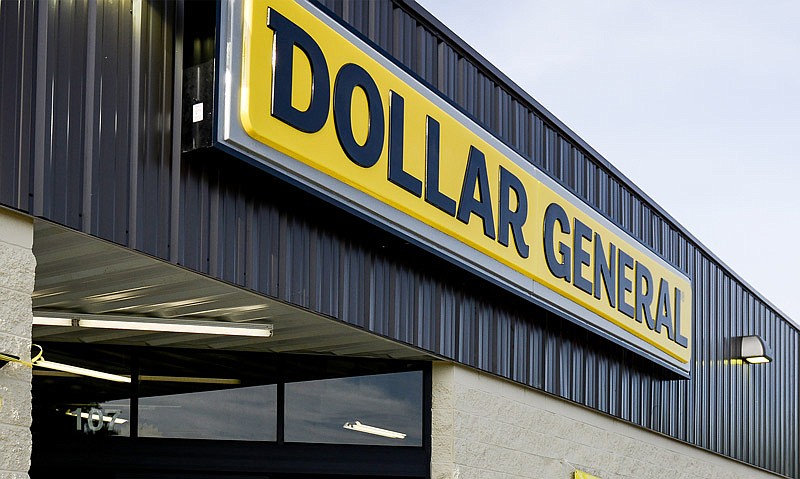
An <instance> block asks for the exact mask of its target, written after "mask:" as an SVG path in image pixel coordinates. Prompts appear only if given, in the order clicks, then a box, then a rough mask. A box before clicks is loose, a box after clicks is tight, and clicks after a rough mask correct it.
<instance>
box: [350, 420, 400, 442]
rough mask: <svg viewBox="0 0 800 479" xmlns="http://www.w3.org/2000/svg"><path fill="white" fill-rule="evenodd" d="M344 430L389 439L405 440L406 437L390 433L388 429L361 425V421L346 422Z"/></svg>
mask: <svg viewBox="0 0 800 479" xmlns="http://www.w3.org/2000/svg"><path fill="white" fill-rule="evenodd" d="M342 427H344V428H345V429H350V430H352V431H358V432H363V433H367V434H373V435H375V436H383V437H388V438H391V439H405V438H406V435H405V434H403V433H402V432H397V431H390V430H389V429H382V428H379V427H375V426H368V425H366V424H361V421H354V422H346V423H344V426H342Z"/></svg>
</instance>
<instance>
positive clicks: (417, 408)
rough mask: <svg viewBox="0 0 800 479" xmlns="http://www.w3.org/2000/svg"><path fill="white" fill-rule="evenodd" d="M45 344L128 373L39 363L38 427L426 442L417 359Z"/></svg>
mask: <svg viewBox="0 0 800 479" xmlns="http://www.w3.org/2000/svg"><path fill="white" fill-rule="evenodd" d="M45 351H46V355H47V358H48V360H51V361H53V360H57V361H60V362H63V363H65V364H70V365H76V366H80V367H83V368H90V369H95V370H98V371H102V372H106V373H112V374H116V375H120V376H123V377H125V378H130V379H131V382H129V383H123V382H114V381H111V380H107V379H98V378H93V377H87V376H79V375H75V374H67V373H62V372H59V371H46V370H42V369H38V368H37V369H36V370H35V371H34V374H35V376H34V383H33V385H34V391H33V392H34V394H33V397H34V403H33V404H34V428H33V430H34V434H39V435H42V436H47V437H52V438H54V439H56V438H58V439H60V438H62V437H63V436H75V437H91V438H102V437H131V438H136V437H139V438H173V439H193V440H195V439H204V440H233V441H262V442H278V441H279V438H281V437H282V438H283V440H284V441H285V442H294V443H309V444H351V445H381V446H412V447H420V446H422V444H423V412H424V407H423V389H424V388H423V383H424V373H423V370H422V368H421V366H420V365H418V364H414V363H401V362H392V361H384V360H370V359H364V358H361V359H355V358H334V357H324V356H306V355H264V354H258V353H243V352H233V351H199V350H188V349H186V350H180V349H171V350H170V349H156V348H152V349H141V348H124V347H120V348H114V347H110V346H109V347H105V346H104V347H90V346H86V345H74V344H51V345H47V346H45ZM281 395H282V397H281ZM279 404H283V407H282V408H281V409H282V410H281V409H279ZM281 415H282V416H283V417H281ZM279 424H283V430H279V429H278V428H279Z"/></svg>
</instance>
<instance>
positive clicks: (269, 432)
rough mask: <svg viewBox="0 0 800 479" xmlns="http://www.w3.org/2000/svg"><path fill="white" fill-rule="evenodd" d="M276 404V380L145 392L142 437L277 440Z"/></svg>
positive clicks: (141, 404) (141, 416) (140, 426)
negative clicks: (215, 387)
mask: <svg viewBox="0 0 800 479" xmlns="http://www.w3.org/2000/svg"><path fill="white" fill-rule="evenodd" d="M142 389H145V387H144V383H143V385H142ZM276 407H277V387H276V386H275V385H274V384H268V385H263V386H250V387H240V388H232V389H216V390H208V391H197V392H184V393H179V394H166V395H160V396H142V397H140V399H139V428H138V431H139V437H174V438H186V439H227V440H231V439H235V440H241V441H274V440H275V439H276V432H275V410H276Z"/></svg>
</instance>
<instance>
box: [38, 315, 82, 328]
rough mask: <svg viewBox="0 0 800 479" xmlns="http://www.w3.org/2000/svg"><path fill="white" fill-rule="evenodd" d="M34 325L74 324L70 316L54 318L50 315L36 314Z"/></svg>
mask: <svg viewBox="0 0 800 479" xmlns="http://www.w3.org/2000/svg"><path fill="white" fill-rule="evenodd" d="M33 325H34V326H73V324H72V319H70V318H53V317H49V316H34V317H33Z"/></svg>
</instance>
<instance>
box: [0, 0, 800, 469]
mask: <svg viewBox="0 0 800 479" xmlns="http://www.w3.org/2000/svg"><path fill="white" fill-rule="evenodd" d="M325 5H327V7H329V8H330V9H331V10H333V11H334V12H335V13H336V15H339V16H341V17H342V18H343V19H344V21H345V22H347V23H348V24H350V25H351V26H352V27H353V28H354V29H355V30H357V31H359V32H361V33H362V34H363V35H365V36H366V37H368V38H369V39H371V40H372V41H373V42H375V43H376V44H377V45H378V46H379V47H380V48H382V49H383V50H385V51H386V52H389V54H390V55H392V56H393V57H394V58H396V59H397V60H398V61H399V62H401V63H402V64H404V65H405V66H406V67H407V68H408V69H410V70H411V71H413V72H415V74H417V75H418V76H419V77H420V78H422V79H423V80H425V81H426V82H428V83H429V84H430V85H432V86H433V87H434V88H436V89H438V90H439V91H440V92H441V93H442V94H443V95H444V96H446V97H448V98H450V99H451V100H452V101H453V102H455V104H457V105H459V106H460V107H461V108H462V109H463V110H464V111H466V112H467V113H468V114H470V115H471V116H473V117H474V118H475V119H477V120H478V121H479V122H480V123H481V124H483V125H484V126H485V127H486V128H487V129H488V130H489V131H491V132H492V133H494V134H495V135H497V136H498V137H499V138H500V139H502V140H503V141H505V142H506V143H508V144H509V145H510V146H511V147H513V148H515V149H516V150H517V151H519V152H520V153H521V154H522V155H523V156H524V157H526V158H529V159H530V160H531V161H532V162H533V163H534V164H536V165H538V166H539V167H541V168H542V169H543V170H545V171H547V172H548V173H549V174H551V175H552V176H553V177H555V178H557V179H558V180H559V181H560V182H562V183H563V184H564V185H565V186H566V187H568V188H569V189H571V190H572V191H573V192H575V193H576V194H577V195H578V196H580V197H581V198H583V199H584V200H585V201H587V203H589V204H591V205H593V206H594V207H595V208H596V209H597V210H598V211H600V212H602V213H603V214H605V215H606V216H608V217H609V218H611V219H612V220H613V221H614V222H616V223H617V224H619V225H620V226H621V227H622V228H623V229H625V230H627V231H628V232H630V233H631V234H632V235H633V236H635V237H637V238H639V239H640V240H641V241H642V242H643V243H644V244H646V245H648V246H649V247H650V248H652V249H653V250H654V251H656V252H657V253H658V254H660V255H661V256H663V257H664V258H665V259H666V260H668V261H670V262H672V263H673V264H674V265H676V266H677V267H678V268H680V269H681V270H683V271H684V272H686V273H687V274H688V275H689V276H691V277H692V278H693V286H694V298H695V318H694V324H695V331H694V338H695V344H694V348H695V351H694V358H695V362H694V364H693V370H692V378H691V379H689V380H678V379H672V378H669V377H665V376H664V374H663V373H662V372H661V371H660V370H658V369H657V368H656V367H654V366H652V365H651V364H649V363H647V362H645V361H643V360H642V359H640V358H639V357H638V356H636V355H634V354H630V353H628V352H626V351H625V350H623V349H621V348H619V347H617V346H614V345H613V344H610V343H608V342H605V341H603V340H601V339H599V338H597V337H594V336H592V335H591V334H589V333H587V332H586V331H584V330H583V329H581V328H578V327H576V326H574V325H572V324H570V323H568V322H566V321H564V320H561V319H559V318H557V317H554V316H552V315H550V314H548V313H546V312H544V311H542V310H540V309H538V308H535V307H533V306H531V305H530V304H528V303H526V302H525V301H524V300H522V299H520V298H517V297H515V296H512V295H510V294H508V293H506V292H504V291H501V290H499V289H497V288H494V287H491V286H487V285H486V284H483V283H482V282H481V281H480V280H478V279H476V278H474V277H471V276H469V275H464V274H463V273H462V272H461V271H460V270H458V269H457V268H456V267H455V266H452V265H450V264H447V263H445V262H444V261H443V260H440V259H438V258H435V257H433V256H431V255H429V254H427V253H424V252H422V251H419V250H418V249H416V248H414V247H413V246H410V245H408V244H406V243H404V242H403V241H402V240H400V239H397V238H394V237H392V236H391V235H389V234H387V233H384V232H382V231H381V230H379V229H377V228H375V227H372V226H370V225H366V224H364V223H363V222H361V221H360V220H358V219H355V218H352V217H349V216H347V215H346V214H344V213H342V212H341V211H339V210H337V209H336V208H334V207H332V206H330V205H328V204H326V203H323V202H322V201H320V200H318V199H315V198H314V197H312V196H310V195H308V194H306V193H303V192H301V191H299V190H297V189H295V188H294V187H292V186H290V185H286V184H283V183H282V182H280V181H279V180H277V179H275V178H273V177H271V176H269V175H268V174H266V173H263V172H258V171H254V169H253V168H251V167H249V166H247V165H245V164H243V163H241V162H239V161H238V160H235V159H232V158H230V157H227V156H225V155H223V154H220V153H216V152H205V153H194V154H192V155H187V156H186V157H183V158H181V156H180V155H179V148H180V145H179V138H180V137H179V134H176V131H175V130H174V128H173V124H175V123H176V122H177V121H176V120H177V119H176V118H174V116H173V112H175V111H180V105H179V104H178V105H176V98H180V95H175V94H174V85H175V83H176V75H175V72H176V71H177V72H179V71H180V63H181V59H182V57H183V54H182V52H181V49H182V45H181V38H182V37H181V35H180V34H177V35H176V33H175V32H176V31H178V32H180V30H181V28H182V22H181V19H182V18H183V15H182V3H181V2H156V1H152V2H151V1H147V0H122V1H112V0H102V1H97V2H84V1H74V0H51V1H50V2H48V3H44V2H20V3H12V2H9V1H7V0H4V1H0V26H1V27H2V30H0V36H1V37H2V39H3V43H2V44H0V51H2V60H1V61H0V69H1V70H0V79H1V80H2V82H3V83H2V85H3V88H2V89H0V135H1V139H2V143H0V202H1V203H2V204H4V205H7V206H11V207H14V208H18V209H20V210H23V211H27V212H30V213H32V214H35V215H39V216H43V217H45V218H48V219H51V220H53V221H56V222H58V223H61V224H64V225H67V226H71V227H73V228H75V229H78V230H81V231H85V232H87V233H90V234H93V235H96V236H99V237H102V238H105V239H109V240H112V241H115V242H117V243H120V244H124V245H128V246H131V247H134V248H136V249H139V250H141V251H144V252H147V253H149V254H153V255H155V256H158V257H161V258H164V259H167V260H170V261H174V262H177V263H180V264H182V265H185V266H187V267H189V268H192V269H194V270H197V271H200V272H203V273H206V274H209V275H211V276H214V277H217V278H220V279H223V280H225V281H229V282H232V283H235V284H239V285H242V286H244V287H247V288H251V289H253V290H256V291H259V292H262V293H264V294H267V295H270V296H273V297H277V298H280V299H283V300H286V301H290V302H292V303H295V304H299V305H302V306H304V307H307V308H310V309H312V310H315V311H318V312H320V313H323V314H327V315H331V316H334V317H337V318H339V319H341V320H343V321H347V322H349V323H352V324H356V325H358V326H361V327H364V328H367V329H370V330H372V331H374V332H376V333H378V334H382V335H385V336H388V337H392V338H395V339H398V340H400V341H405V342H408V343H411V344H415V345H417V346H419V347H422V348H425V349H428V350H430V351H434V352H436V353H438V354H441V355H442V356H446V357H449V358H453V359H454V360H456V361H459V362H461V363H464V364H468V365H471V366H475V367H479V368H481V369H484V370H487V371H490V372H493V373H496V374H498V375H501V376H504V377H508V378H511V379H513V380H516V381H519V382H521V383H525V384H529V385H531V386H533V387H536V388H538V389H541V390H544V391H547V392H550V393H552V394H555V395H558V396H561V397H564V398H566V399H569V400H572V401H575V402H578V403H581V404H585V405H587V406H589V407H592V408H596V409H598V410H600V411H603V412H606V413H609V414H612V415H614V416H616V417H620V418H622V419H625V420H628V421H631V422H633V423H635V424H639V425H642V426H644V427H647V428H651V429H653V430H656V431H659V432H663V433H665V434H668V435H670V436H673V437H675V438H678V439H680V440H683V441H686V442H689V443H692V444H696V445H698V446H700V447H704V448H707V449H710V450H712V451H716V452H720V453H722V454H727V455H730V456H731V457H734V458H737V459H741V460H743V461H746V462H749V463H752V464H755V465H757V466H760V467H763V468H766V469H770V470H773V471H776V472H779V473H781V474H784V475H787V476H790V477H800V470H799V469H798V454H797V451H798V447H799V446H800V442H799V441H798V397H799V396H798V389H797V388H798V386H797V378H798V359H799V358H798V331H797V330H796V329H795V328H793V327H792V326H790V325H789V324H788V323H787V322H786V321H785V320H784V319H782V318H781V317H780V316H779V315H778V314H777V313H776V312H775V311H774V310H773V309H772V308H771V307H770V306H769V304H768V303H766V302H765V301H763V300H762V299H761V298H760V297H759V296H758V295H756V294H755V293H754V292H752V291H751V290H749V289H748V288H747V287H746V286H745V285H743V283H742V282H741V281H740V280H739V279H738V278H736V277H735V276H734V275H733V274H732V273H731V272H729V271H727V270H726V269H725V268H724V267H722V266H720V264H719V263H718V262H717V261H716V260H715V259H714V257H713V256H712V255H710V254H709V253H708V252H706V251H704V250H703V249H702V248H701V247H699V246H698V245H697V244H696V243H695V242H694V240H693V239H692V238H691V237H690V236H687V235H686V234H685V232H683V231H682V230H681V228H679V227H678V226H676V225H674V224H673V223H672V222H671V220H670V218H669V217H668V216H666V215H665V214H664V213H663V212H662V211H660V210H659V209H658V208H657V207H655V206H654V205H649V204H647V200H646V198H645V197H643V196H642V194H641V192H639V191H638V190H637V189H636V188H635V187H633V186H632V185H629V184H627V182H626V180H624V179H622V178H620V177H619V176H617V174H616V172H615V170H614V169H613V168H612V167H609V165H608V164H607V162H605V160H603V159H602V158H600V157H599V156H598V155H596V153H595V152H593V151H592V150H591V149H590V148H588V146H586V145H585V144H583V143H582V141H581V140H580V139H578V138H576V137H574V135H573V134H572V133H571V132H569V130H567V129H566V128H564V127H563V126H562V125H560V123H558V121H557V120H555V119H554V118H553V117H552V116H551V115H549V114H548V113H547V112H546V111H544V110H543V109H541V108H540V107H539V105H538V104H537V103H536V102H535V101H534V100H532V99H531V98H530V97H528V96H527V95H525V94H524V93H523V92H520V91H518V90H517V89H516V88H515V87H513V85H508V84H504V81H503V79H502V75H501V74H498V72H496V71H495V70H493V68H492V67H491V66H490V65H487V64H485V63H483V62H482V61H481V59H480V58H477V57H475V56H474V55H473V53H472V52H471V50H470V49H469V47H468V46H466V45H463V44H462V43H460V42H459V41H458V40H457V39H454V38H452V37H449V36H448V35H449V34H448V33H447V31H446V29H445V28H444V27H442V26H441V25H439V24H437V22H436V21H435V19H431V18H429V17H428V16H426V14H425V13H424V12H422V11H420V9H419V8H418V7H416V6H415V5H413V4H406V3H404V2H403V1H401V0H397V2H396V3H389V2H342V1H334V0H331V1H326V2H325ZM192 8H194V7H192ZM188 28H189V27H187V29H188ZM66 46H68V47H66ZM177 83H178V84H180V82H179V77H178V82H177ZM178 133H179V132H178ZM753 333H755V334H760V335H761V336H762V337H764V338H765V339H766V340H767V341H768V342H769V344H771V345H772V347H773V349H774V350H775V353H776V360H775V361H774V362H773V363H772V364H769V365H767V366H760V367H746V366H743V365H741V364H735V363H732V362H731V361H729V360H728V356H729V354H728V348H729V341H730V338H732V337H734V336H738V335H742V334H753Z"/></svg>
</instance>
